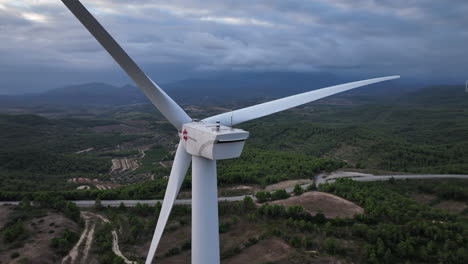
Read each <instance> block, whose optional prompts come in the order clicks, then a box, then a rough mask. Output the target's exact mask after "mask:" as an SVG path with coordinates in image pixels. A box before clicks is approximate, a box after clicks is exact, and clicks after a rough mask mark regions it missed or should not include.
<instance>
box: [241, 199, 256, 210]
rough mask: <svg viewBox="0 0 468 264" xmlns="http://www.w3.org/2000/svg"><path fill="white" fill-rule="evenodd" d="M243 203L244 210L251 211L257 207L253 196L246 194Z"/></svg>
mask: <svg viewBox="0 0 468 264" xmlns="http://www.w3.org/2000/svg"><path fill="white" fill-rule="evenodd" d="M243 205H244V210H245V211H251V210H254V209H255V203H254V201H253V200H252V197H250V196H245V197H244V201H243Z"/></svg>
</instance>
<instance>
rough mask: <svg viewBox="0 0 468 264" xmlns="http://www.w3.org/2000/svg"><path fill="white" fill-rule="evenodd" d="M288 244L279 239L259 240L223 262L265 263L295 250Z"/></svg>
mask: <svg viewBox="0 0 468 264" xmlns="http://www.w3.org/2000/svg"><path fill="white" fill-rule="evenodd" d="M293 250H294V249H293V248H291V247H290V246H289V245H288V244H286V243H285V242H284V241H282V240H279V239H268V240H262V241H259V242H258V243H257V244H255V245H253V246H251V247H248V248H246V249H243V250H242V251H241V253H239V254H238V255H235V256H233V257H231V258H229V259H226V260H224V261H223V264H244V263H265V262H275V261H279V260H281V259H284V258H286V257H287V256H288V253H290V252H291V251H293Z"/></svg>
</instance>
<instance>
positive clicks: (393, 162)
mask: <svg viewBox="0 0 468 264" xmlns="http://www.w3.org/2000/svg"><path fill="white" fill-rule="evenodd" d="M458 88H459V87H448V86H447V87H429V88H425V89H421V90H420V91H412V92H408V93H406V94H400V95H398V96H396V95H392V96H387V97H382V98H380V97H376V96H375V95H374V96H369V95H365V94H364V95H363V94H357V95H351V96H348V97H343V99H342V100H348V101H350V102H351V103H347V104H342V105H329V104H320V103H318V104H314V103H313V104H308V105H306V106H303V107H298V108H294V109H291V110H288V111H286V112H282V113H279V114H275V115H272V116H270V117H267V118H261V119H258V120H255V121H251V122H248V123H245V124H242V125H240V128H243V129H245V130H247V131H249V132H250V138H249V139H248V140H247V142H246V147H245V150H244V152H243V154H242V156H241V157H240V158H239V159H233V160H226V161H219V162H218V171H219V174H218V178H219V184H220V185H221V186H232V185H236V184H250V185H259V186H265V185H268V184H272V183H276V182H279V181H283V180H288V179H299V178H313V177H314V175H316V174H317V173H319V172H321V171H333V170H336V169H338V168H352V169H358V170H361V171H367V172H371V173H376V174H381V173H386V172H398V173H443V174H446V173H448V174H468V162H466V161H467V160H468V138H467V137H466V131H468V107H467V106H468V96H465V94H459V89H458ZM442 91H443V92H442ZM455 95H456V96H455ZM244 104H245V102H242V103H240V104H239V107H241V106H244ZM148 109H151V108H150V107H146V106H145V107H143V106H134V107H130V106H125V107H116V108H109V109H87V110H86V111H85V112H76V111H77V110H73V111H72V110H70V113H67V112H66V111H67V110H64V109H61V110H60V111H58V110H57V111H58V112H63V114H62V115H61V116H58V117H43V116H40V115H35V114H0V127H1V129H0V145H1V146H2V148H0V179H1V181H2V185H1V186H0V199H3V200H9V199H20V198H21V197H23V196H24V195H28V197H29V198H30V199H34V195H35V194H34V193H33V192H54V193H55V194H52V193H50V194H51V195H61V196H64V197H66V198H67V199H88V198H89V199H95V198H96V197H98V196H100V197H102V198H103V199H104V198H105V199H107V198H108V199H117V198H120V199H130V198H158V197H162V195H163V191H164V186H165V184H166V180H165V179H164V178H163V177H164V176H167V175H169V169H167V168H163V167H162V166H160V165H159V162H160V161H161V160H170V159H171V157H172V156H173V152H172V151H173V150H174V145H175V144H176V143H177V141H178V139H177V136H176V133H175V130H173V129H171V127H170V125H169V124H168V123H167V122H164V121H162V117H161V115H160V114H158V113H157V112H156V111H154V109H152V110H151V111H150V110H148ZM213 109H216V107H214V108H213ZM213 109H211V108H210V107H208V109H207V110H206V111H205V112H195V115H196V116H198V115H200V116H204V115H206V114H207V113H211V114H213V113H215V111H214V110H213ZM42 110H43V111H45V110H44V109H42ZM51 111H52V110H51ZM218 111H219V110H218ZM52 112H53V111H52ZM53 113H56V112H53ZM132 122H137V123H138V122H147V123H146V124H147V125H146V128H148V130H147V132H145V133H139V134H138V133H132V132H131V131H132V130H129V131H130V132H128V133H124V132H116V131H113V132H112V131H107V130H97V129H95V128H100V127H105V126H110V127H112V126H117V127H119V126H123V127H130V128H131V126H129V125H127V124H129V123H130V124H131V123H132ZM142 144H147V145H148V144H149V145H151V144H153V148H151V149H150V150H149V151H147V156H146V157H145V158H143V159H142V161H141V162H142V166H141V167H139V168H138V169H137V170H135V171H134V172H132V173H131V174H130V175H136V174H145V173H151V174H153V175H154V179H155V180H154V181H152V182H149V183H144V182H139V183H135V184H132V185H126V186H123V187H121V188H119V189H117V190H97V189H92V190H85V191H77V190H75V189H76V187H77V184H74V183H66V181H67V180H68V179H70V178H77V177H86V178H93V179H101V180H110V178H111V177H112V175H111V174H110V167H111V159H112V158H125V157H137V156H138V155H140V154H139V150H138V149H137V146H141V145H142ZM118 146H130V147H127V148H125V149H122V150H119V151H116V147H118ZM132 146H133V148H132ZM154 146H158V147H154ZM88 148H93V151H92V152H90V153H80V154H77V152H78V151H80V150H84V149H88ZM189 187H190V173H189V174H188V177H187V179H186V181H185V183H184V188H189Z"/></svg>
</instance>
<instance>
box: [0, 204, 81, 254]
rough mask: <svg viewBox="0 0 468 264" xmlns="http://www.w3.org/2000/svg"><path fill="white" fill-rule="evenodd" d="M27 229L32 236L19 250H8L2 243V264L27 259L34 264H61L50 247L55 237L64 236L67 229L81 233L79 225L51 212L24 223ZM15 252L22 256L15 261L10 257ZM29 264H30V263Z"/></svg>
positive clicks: (0, 246)
mask: <svg viewBox="0 0 468 264" xmlns="http://www.w3.org/2000/svg"><path fill="white" fill-rule="evenodd" d="M24 227H25V229H26V230H27V231H28V232H29V233H30V234H31V236H30V237H29V238H28V239H27V240H26V241H25V242H24V245H23V246H21V247H18V248H8V247H7V246H6V245H4V244H3V241H2V242H0V263H19V261H20V259H22V258H27V259H29V260H31V261H33V262H32V263H60V259H61V256H59V255H58V254H56V253H55V252H54V251H53V250H52V248H51V247H50V241H51V240H52V238H54V237H59V236H62V235H63V233H64V231H65V229H66V228H68V229H69V230H70V231H73V232H76V233H79V227H78V224H77V223H75V222H73V221H72V220H70V219H68V218H66V217H65V216H63V215H62V214H58V213H53V212H49V213H47V215H45V216H43V217H38V218H34V219H32V220H29V221H26V222H25V223H24ZM14 252H17V253H19V254H20V256H19V257H18V258H16V259H15V260H11V258H10V255H11V254H12V253H14ZM28 263H29V262H28Z"/></svg>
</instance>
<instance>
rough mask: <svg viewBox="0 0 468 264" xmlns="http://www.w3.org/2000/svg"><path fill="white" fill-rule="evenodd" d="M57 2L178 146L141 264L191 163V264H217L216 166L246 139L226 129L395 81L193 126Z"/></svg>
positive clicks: (99, 34) (95, 27) (72, 3)
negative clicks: (110, 59) (143, 97)
mask: <svg viewBox="0 0 468 264" xmlns="http://www.w3.org/2000/svg"><path fill="white" fill-rule="evenodd" d="M62 2H63V3H64V4H65V5H66V6H67V7H68V9H69V10H70V11H71V12H72V13H73V15H75V17H76V18H77V19H78V20H79V21H80V22H81V23H82V24H83V26H85V27H86V28H87V29H88V31H89V32H90V33H91V34H92V35H93V36H94V38H95V39H96V40H97V41H98V42H99V43H100V44H101V45H102V46H103V47H104V49H106V50H107V52H108V53H109V54H110V55H111V56H112V57H113V58H114V60H115V61H116V62H117V63H118V64H119V65H120V66H121V67H122V69H123V70H124V71H125V72H126V73H127V74H128V75H129V76H130V78H132V79H133V81H134V82H135V83H136V84H137V86H138V87H139V88H140V89H141V90H142V91H143V92H144V94H145V95H146V96H147V97H148V99H149V100H150V101H151V102H152V103H153V104H154V105H155V106H156V108H157V109H158V110H159V111H160V112H161V113H162V114H163V116H164V117H165V118H166V119H167V120H168V121H169V122H170V123H171V124H172V125H173V126H174V127H175V128H176V129H177V130H178V134H179V138H180V143H179V146H178V148H177V152H176V155H175V158H174V163H173V166H172V170H171V173H170V176H169V182H168V184H167V188H166V193H165V195H164V201H163V204H162V208H161V212H160V215H159V218H158V222H157V225H156V230H155V231H154V236H153V239H152V242H151V246H150V249H149V252H148V256H147V258H146V264H150V263H152V261H153V258H154V255H155V252H156V249H157V246H158V243H159V241H160V239H161V236H162V234H163V231H164V227H165V226H166V223H167V220H168V218H169V214H170V212H171V209H172V206H173V204H174V201H175V199H176V197H177V194H178V193H179V190H180V187H181V185H182V182H183V180H184V177H185V175H186V173H187V170H188V168H189V166H190V163H191V162H192V263H194V264H218V263H220V254H219V233H218V195H217V178H216V161H217V160H222V159H230V158H236V157H239V156H240V154H241V152H242V149H243V147H244V143H245V140H246V139H247V138H248V136H249V133H248V132H246V131H244V130H241V129H235V128H232V127H231V126H233V125H237V124H240V123H243V122H246V121H249V120H253V119H256V118H260V117H263V116H267V115H270V114H273V113H277V112H280V111H283V110H286V109H289V108H292V107H296V106H299V105H302V104H306V103H309V102H312V101H315V100H318V99H321V98H324V97H327V96H330V95H333V94H337V93H341V92H345V91H348V90H351V89H354V88H357V87H361V86H364V85H369V84H373V83H378V82H382V81H387V80H392V79H396V78H399V76H389V77H382V78H375V79H369V80H364V81H357V82H352V83H346V84H341V85H336V86H331V87H327V88H323V89H319V90H314V91H311V92H306V93H302V94H297V95H293V96H289V97H285V98H282V99H278V100H274V101H271V102H267V103H262V104H259V105H254V106H250V107H247V108H243V109H239V110H235V111H232V112H228V113H224V114H220V115H216V116H212V117H209V118H206V119H203V120H202V121H199V122H195V121H193V120H192V119H191V118H190V117H189V116H188V115H187V113H185V111H184V110H183V109H182V108H181V107H180V106H179V105H178V104H177V103H175V102H174V101H173V100H172V99H171V98H170V97H169V96H168V95H167V94H166V93H165V92H164V91H163V90H162V89H161V88H160V87H159V86H158V85H157V84H156V83H154V82H153V81H152V80H151V79H150V78H149V77H148V76H147V75H146V74H145V73H144V72H143V71H142V70H141V69H140V67H138V65H137V64H136V63H135V62H134V61H133V60H132V59H131V58H130V57H129V56H128V54H127V53H126V52H125V51H124V50H123V49H122V48H121V47H120V45H119V44H118V43H117V42H116V41H115V40H114V39H113V38H112V36H111V35H110V34H109V33H108V32H107V31H106V30H105V29H104V28H103V27H102V26H101V25H100V24H99V22H98V21H97V20H96V19H95V18H94V17H93V16H92V15H91V13H89V11H88V10H87V9H86V8H85V7H84V6H83V5H82V4H81V3H80V2H79V0H62Z"/></svg>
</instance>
